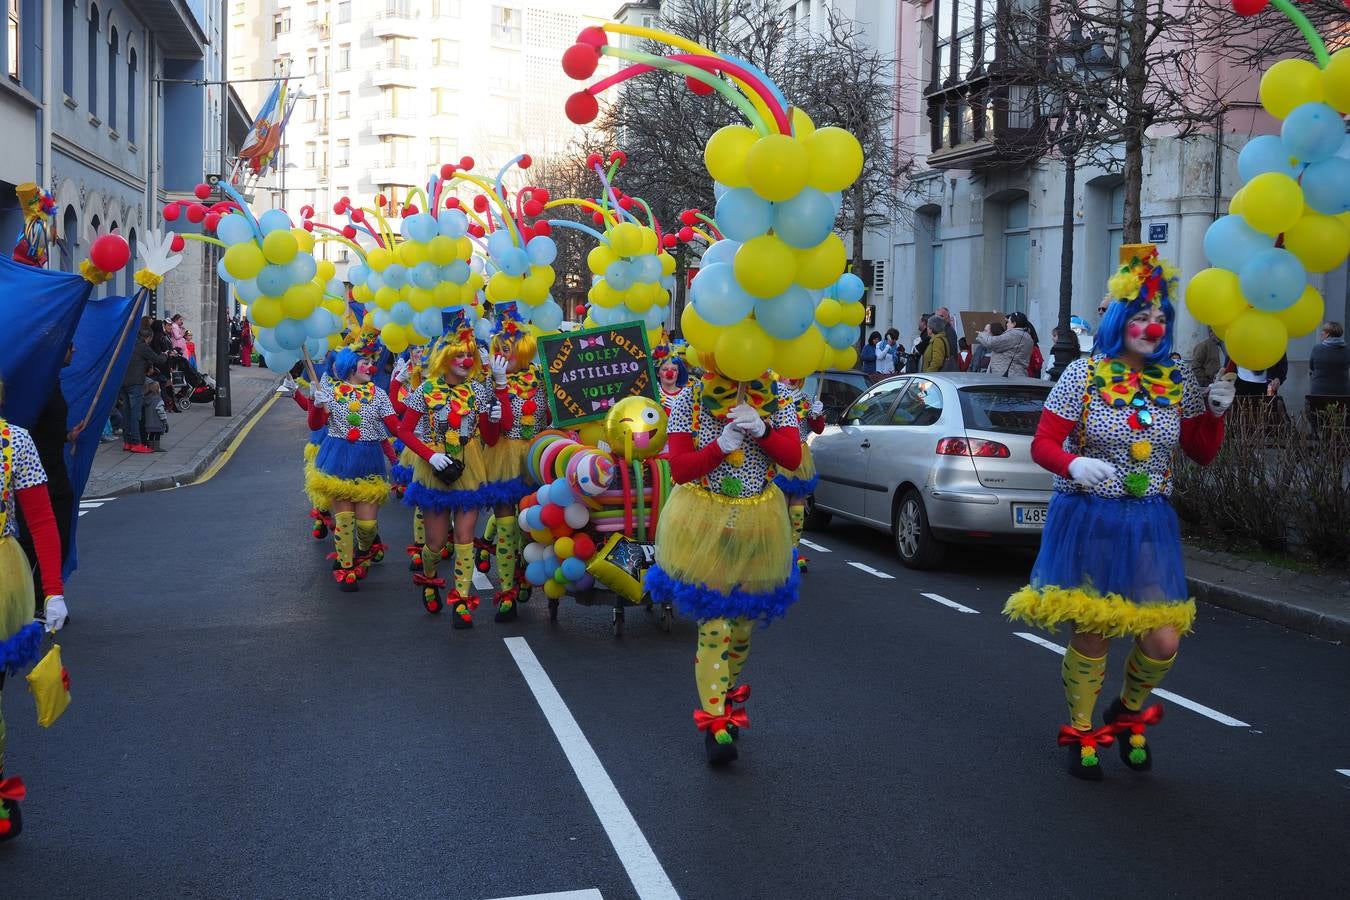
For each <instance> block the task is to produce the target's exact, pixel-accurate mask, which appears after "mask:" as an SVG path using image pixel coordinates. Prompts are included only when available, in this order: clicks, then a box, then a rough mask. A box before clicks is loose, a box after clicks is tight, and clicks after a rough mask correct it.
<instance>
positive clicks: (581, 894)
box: [501, 888, 605, 900]
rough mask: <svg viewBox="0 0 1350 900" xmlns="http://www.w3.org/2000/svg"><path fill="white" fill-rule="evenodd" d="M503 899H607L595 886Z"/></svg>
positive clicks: (504, 899) (503, 899) (505, 899)
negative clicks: (585, 889) (586, 889)
mask: <svg viewBox="0 0 1350 900" xmlns="http://www.w3.org/2000/svg"><path fill="white" fill-rule="evenodd" d="M501 900H605V896H604V894H601V893H600V892H599V891H597V890H596V889H595V888H591V889H590V890H588V891H562V892H561V893H557V894H523V895H521V896H519V897H503V898H501Z"/></svg>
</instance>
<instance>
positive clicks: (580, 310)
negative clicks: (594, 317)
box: [574, 303, 586, 317]
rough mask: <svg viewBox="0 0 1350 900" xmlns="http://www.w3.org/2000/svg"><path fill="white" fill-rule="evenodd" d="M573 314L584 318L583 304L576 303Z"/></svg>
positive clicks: (584, 307) (584, 306) (584, 308)
mask: <svg viewBox="0 0 1350 900" xmlns="http://www.w3.org/2000/svg"><path fill="white" fill-rule="evenodd" d="M574 312H575V313H576V314H577V315H578V316H583V317H584V316H585V315H586V304H585V303H578V304H577V306H576V309H575V310H574Z"/></svg>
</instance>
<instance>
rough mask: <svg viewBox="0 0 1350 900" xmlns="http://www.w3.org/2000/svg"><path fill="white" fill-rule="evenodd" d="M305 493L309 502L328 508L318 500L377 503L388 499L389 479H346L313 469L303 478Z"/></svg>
mask: <svg viewBox="0 0 1350 900" xmlns="http://www.w3.org/2000/svg"><path fill="white" fill-rule="evenodd" d="M305 493H307V494H309V499H310V502H311V503H313V504H314V505H315V506H318V507H320V508H321V509H327V508H329V507H328V505H327V504H324V503H321V502H320V501H324V500H327V501H333V500H345V501H347V502H348V503H374V504H377V505H379V504H383V503H384V502H385V501H386V500H388V499H389V481H388V480H387V479H384V478H361V479H357V480H348V479H345V478H337V477H335V476H333V475H329V474H328V473H327V472H320V471H319V470H318V469H314V470H313V471H312V472H310V473H309V475H308V477H307V478H306V479H305Z"/></svg>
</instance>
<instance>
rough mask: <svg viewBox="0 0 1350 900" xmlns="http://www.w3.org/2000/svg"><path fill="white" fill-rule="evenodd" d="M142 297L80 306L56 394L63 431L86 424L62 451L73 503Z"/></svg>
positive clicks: (70, 564)
mask: <svg viewBox="0 0 1350 900" xmlns="http://www.w3.org/2000/svg"><path fill="white" fill-rule="evenodd" d="M145 296H146V293H145V291H137V292H136V296H134V297H106V298H104V299H102V300H90V301H89V303H88V304H86V305H85V308H84V315H83V316H81V317H80V323H79V327H78V328H77V329H76V330H75V354H74V356H72V357H71V360H70V365H68V366H66V367H65V368H64V369H62V370H61V393H62V394H63V395H64V396H65V398H66V408H67V414H66V429H67V430H69V429H72V428H74V427H75V426H76V425H79V424H80V423H81V422H87V424H86V425H85V427H84V430H83V431H82V432H80V436H79V437H78V438H77V439H76V440H75V443H74V444H67V445H66V473H67V474H68V475H69V476H70V485H71V487H72V488H73V489H74V491H75V499H76V500H79V499H80V498H81V497H83V496H84V486H85V484H87V483H88V481H89V469H90V467H92V466H93V464H94V454H95V453H97V452H98V446H99V443H98V441H99V436H100V435H102V434H103V423H104V422H106V421H108V416H109V415H110V414H111V413H112V408H113V404H114V403H116V402H117V392H118V390H119V389H120V388H121V386H122V376H123V375H125V374H126V371H127V363H128V362H129V361H130V360H131V350H132V348H133V347H135V345H136V332H137V331H138V330H139V328H138V325H139V322H138V321H137V320H138V319H139V317H140V314H141V312H142V307H143V305H144V300H145ZM78 507H79V504H78V503H77V504H76V510H75V512H74V516H75V518H74V520H73V521H72V522H71V523H70V554H69V556H68V557H67V558H66V566H65V571H64V572H63V573H62V576H63V577H65V578H69V577H70V573H71V572H73V571H75V565H76V561H77V560H76V553H75V547H76V540H75V532H76V530H77V527H78V525H79V521H80V519H79V509H78Z"/></svg>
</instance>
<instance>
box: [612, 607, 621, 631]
mask: <svg viewBox="0 0 1350 900" xmlns="http://www.w3.org/2000/svg"><path fill="white" fill-rule="evenodd" d="M612 630H613V632H614V636H615V637H616V638H618V637H623V607H622V606H616V607H614V624H613V629H612Z"/></svg>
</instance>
